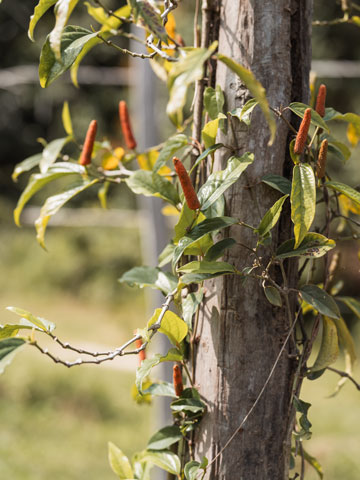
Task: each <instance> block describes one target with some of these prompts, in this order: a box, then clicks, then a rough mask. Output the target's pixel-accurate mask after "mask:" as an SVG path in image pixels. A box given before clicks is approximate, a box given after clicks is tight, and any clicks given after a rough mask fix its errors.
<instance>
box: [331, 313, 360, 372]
mask: <svg viewBox="0 0 360 480" xmlns="http://www.w3.org/2000/svg"><path fill="white" fill-rule="evenodd" d="M334 323H335V325H336V329H337V334H338V338H339V342H340V345H341V346H342V347H343V348H344V349H345V350H346V351H347V353H348V355H349V359H350V365H351V367H353V366H354V363H355V361H356V351H355V344H354V339H353V337H352V336H351V333H350V331H349V329H348V327H347V325H346V323H345V321H344V319H343V318H342V317H340V318H338V319H334Z"/></svg>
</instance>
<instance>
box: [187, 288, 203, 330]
mask: <svg viewBox="0 0 360 480" xmlns="http://www.w3.org/2000/svg"><path fill="white" fill-rule="evenodd" d="M203 297H204V290H203V289H201V288H200V289H199V290H198V291H197V292H190V293H188V295H187V296H186V298H185V299H184V300H183V301H182V316H183V318H184V322H185V323H186V324H187V326H188V328H189V330H191V329H192V318H193V316H194V315H195V313H196V311H197V309H198V308H199V306H200V304H201V302H202V300H203Z"/></svg>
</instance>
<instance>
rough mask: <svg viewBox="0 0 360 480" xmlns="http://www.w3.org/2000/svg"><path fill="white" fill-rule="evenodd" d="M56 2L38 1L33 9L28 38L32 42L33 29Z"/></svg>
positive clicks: (49, 0) (54, 0) (51, 0)
mask: <svg viewBox="0 0 360 480" xmlns="http://www.w3.org/2000/svg"><path fill="white" fill-rule="evenodd" d="M56 2H57V0H40V1H39V3H38V4H37V5H36V7H35V9H34V13H33V14H32V15H31V17H30V23H29V30H28V36H29V38H30V40H32V41H34V29H35V27H36V24H37V22H38V21H39V20H40V18H41V17H42V16H43V15H44V13H46V12H47V11H48V10H49V8H50V7H52V6H53V5H55V3H56Z"/></svg>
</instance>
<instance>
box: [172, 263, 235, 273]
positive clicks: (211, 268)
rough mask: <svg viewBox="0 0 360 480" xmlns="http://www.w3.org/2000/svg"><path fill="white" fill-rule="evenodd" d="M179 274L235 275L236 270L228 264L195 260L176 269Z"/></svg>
mask: <svg viewBox="0 0 360 480" xmlns="http://www.w3.org/2000/svg"><path fill="white" fill-rule="evenodd" d="M177 271H178V272H181V273H211V274H213V273H225V272H226V273H235V271H236V269H235V267H234V266H233V265H230V263H225V262H208V261H206V260H203V261H201V262H199V261H197V260H195V261H193V262H189V263H187V264H186V265H183V266H182V267H180V268H178V269H177Z"/></svg>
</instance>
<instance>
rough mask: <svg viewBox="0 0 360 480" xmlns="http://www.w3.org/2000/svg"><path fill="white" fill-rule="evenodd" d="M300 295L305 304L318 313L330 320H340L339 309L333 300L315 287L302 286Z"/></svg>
mask: <svg viewBox="0 0 360 480" xmlns="http://www.w3.org/2000/svg"><path fill="white" fill-rule="evenodd" d="M300 294H301V296H302V298H303V299H304V300H305V302H307V303H309V304H310V305H311V306H312V307H314V308H315V310H317V311H318V312H319V313H322V314H323V315H327V316H328V317H330V318H336V319H339V318H340V312H339V308H338V306H337V305H336V302H335V300H334V299H333V298H332V297H331V296H330V295H329V294H328V293H327V292H325V290H323V289H322V288H320V287H318V286H317V285H304V286H303V287H301V288H300Z"/></svg>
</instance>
